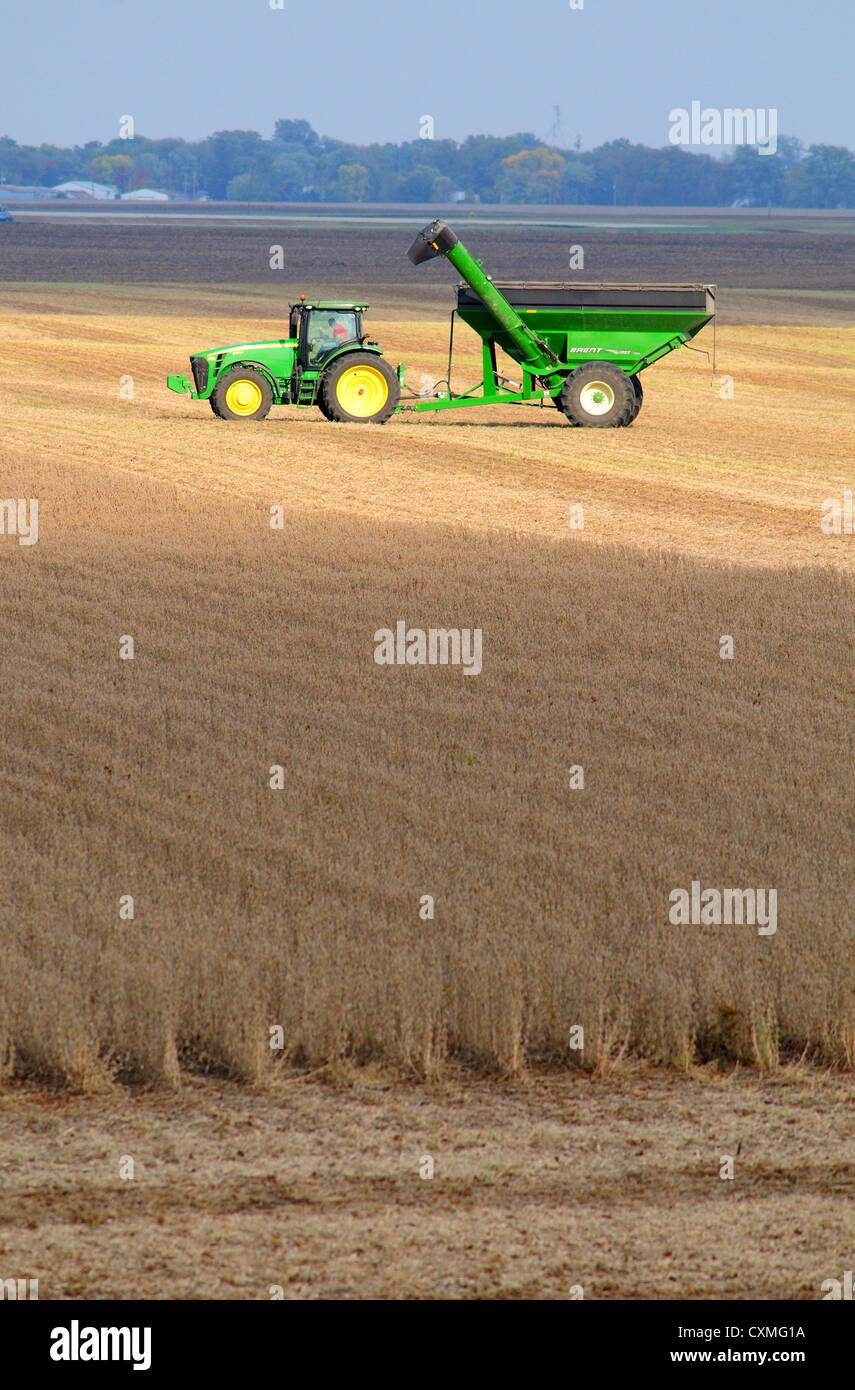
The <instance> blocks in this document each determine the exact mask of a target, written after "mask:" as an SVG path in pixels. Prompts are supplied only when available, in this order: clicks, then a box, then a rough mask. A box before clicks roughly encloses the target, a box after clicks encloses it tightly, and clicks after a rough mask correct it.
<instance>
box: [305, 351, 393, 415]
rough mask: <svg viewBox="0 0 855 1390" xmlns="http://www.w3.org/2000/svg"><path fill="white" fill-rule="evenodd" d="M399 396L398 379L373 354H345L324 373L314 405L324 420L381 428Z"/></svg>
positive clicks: (385, 363) (379, 358)
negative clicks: (320, 411) (318, 408)
mask: <svg viewBox="0 0 855 1390" xmlns="http://www.w3.org/2000/svg"><path fill="white" fill-rule="evenodd" d="M400 395H401V388H400V386H399V384H398V378H397V376H396V375H395V373H394V372H393V371H392V368H391V367H390V366H389V363H388V362H386V361H385V360H384V358H382V357H379V356H378V355H377V353H376V352H348V353H345V355H344V356H343V357H339V358H337V359H336V361H335V362H333V363H332V365H331V366H330V367H328V368H327V370H326V371H325V372H324V376H323V380H322V381H321V389H320V391H319V393H318V404H319V405H320V408H321V410H322V411H323V413H324V415H326V417H327V419H328V420H338V421H341V422H342V423H349V424H360V425H365V424H372V425H385V423H386V421H387V420H388V419H389V417H390V415H394V413H395V407H396V406H397V404H398V400H399V398H400Z"/></svg>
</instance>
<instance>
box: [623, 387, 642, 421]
mask: <svg viewBox="0 0 855 1390" xmlns="http://www.w3.org/2000/svg"><path fill="white" fill-rule="evenodd" d="M629 379H630V381H631V382H632V389H633V391H634V392H635V409H634V410H633V412H632V419H630V420H627V422H626V423H627V425H631V424H633V423H634V422H635V420H636V419H637V418H638V413H639V411H640V410H641V407H642V406H643V404H644V387H643V386H642V384H641V382H640V381H639V379H638V377H637V376H631V377H630V378H629Z"/></svg>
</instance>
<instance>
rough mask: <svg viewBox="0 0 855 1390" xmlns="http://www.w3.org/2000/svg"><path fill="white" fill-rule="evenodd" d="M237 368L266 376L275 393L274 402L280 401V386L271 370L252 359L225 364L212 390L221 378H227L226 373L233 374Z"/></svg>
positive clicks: (242, 358)
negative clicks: (249, 368) (245, 368)
mask: <svg viewBox="0 0 855 1390" xmlns="http://www.w3.org/2000/svg"><path fill="white" fill-rule="evenodd" d="M236 367H251V368H252V370H253V371H254V372H261V374H262V376H266V377H267V380H268V381H269V382H270V389H271V391H272V392H273V398H274V400H278V399H279V395H280V390H279V384H278V382H277V380H276V378H275V376H274V375H273V373H272V372H271V370H270V368H269V367H265V365H264V363H263V362H253V360H252V358H251V357H237V358H235V360H234V362H224V363H223V364H222V366H221V367H220V370H219V371H218V372H217V375H216V377H215V379H214V381H213V384H212V390H213V387H214V386H216V384H217V382H218V381H219V379H220V377H221V376H225V374H226V372H233V371H234V370H235V368H236Z"/></svg>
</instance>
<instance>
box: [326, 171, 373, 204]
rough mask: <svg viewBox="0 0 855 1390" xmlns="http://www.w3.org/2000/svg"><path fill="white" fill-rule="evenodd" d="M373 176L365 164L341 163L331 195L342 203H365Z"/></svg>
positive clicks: (331, 188)
mask: <svg viewBox="0 0 855 1390" xmlns="http://www.w3.org/2000/svg"><path fill="white" fill-rule="evenodd" d="M370 185H371V178H370V175H369V173H368V170H367V169H366V167H365V165H364V164H341V165H339V170H338V173H337V175H336V178H335V181H334V183H333V184H332V185H331V187H330V196H331V197H332V198H333V199H334V200H335V201H339V202H342V203H364V202H365V200H366V199H367V197H368V190H369V188H370Z"/></svg>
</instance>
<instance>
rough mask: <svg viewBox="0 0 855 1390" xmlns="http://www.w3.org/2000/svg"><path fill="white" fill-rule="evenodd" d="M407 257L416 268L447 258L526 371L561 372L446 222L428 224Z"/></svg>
mask: <svg viewBox="0 0 855 1390" xmlns="http://www.w3.org/2000/svg"><path fill="white" fill-rule="evenodd" d="M407 255H408V256H409V258H410V260H411V261H412V263H413V265H422V264H423V262H424V261H430V260H433V258H434V256H445V257H446V259H447V260H448V261H449V262H450V263H451V265H453V266H454V268H455V270H457V271H458V272H459V273H460V275H461V276H462V278H463V279H464V280H465V281H466V283H467V285H468V286H469V288H470V289H471V290H472V291H473V293H475V294H476V295H477V296H478V298H479V299H480V300H481V303H482V304H483V305H484V308H485V309H487V310H488V312H489V313H490V314H491V315H492V317H493V318H494V319H495V320H496V322H497V323H498V324H499V326H500V327H501V328H502V330H503V331H504V333H505V335H506V336H507V338H508V339H509V340H510V341H511V343H513V345H514V346H515V347H516V349H517V352H518V354H519V361H520V362H521V364H522V365H524V366H525V367H526V368H527V370H529V371H530V372H532V374H533V375H534V376H539V377H541V378H544V377H549V376H552V375H553V373H554V372H555V371H556V369H560V367H561V365H562V364H561V359H560V358H559V357H557V356H556V355H555V353H554V352H553V351H552V349H551V348H550V347H549V346H548V345H547V344H546V343H545V342H544V341H543V339H542V338H539V337H538V335H537V334H536V333H535V332H533V331H532V329H530V328H529V326H528V324H527V323H526V322H525V321H524V320H523V319H522V318H521V316H520V315H519V314H518V313H517V311H516V310H515V309H513V308H512V307H511V305H510V304H509V303H508V301H507V300H506V299H505V296H504V295H503V294H501V293H500V292H499V290H497V289H496V287H495V285H494V284H493V282H492V280H491V279H490V277H489V276H488V275H485V274H484V271H483V270H482V269H481V262H480V261H476V260H475V258H474V256H471V255H470V254H469V252H468V251H467V250H466V247H465V246H464V245H463V242H462V241H461V240H460V239H459V237H457V236H456V235H455V233H454V232H453V231H452V230H451V228H450V227H446V225H445V223H444V222H440V221H436V222H429V223H428V225H427V226H426V227H424V228H423V229H422V230H421V231H420V232H419V234H418V236H417V237H416V239H415V241H414V242H413V244H412V246H411V247H410V249H409V251H408V252H407ZM565 370H566V369H565Z"/></svg>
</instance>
